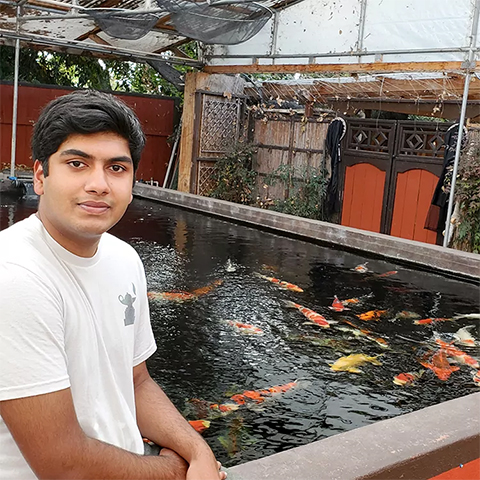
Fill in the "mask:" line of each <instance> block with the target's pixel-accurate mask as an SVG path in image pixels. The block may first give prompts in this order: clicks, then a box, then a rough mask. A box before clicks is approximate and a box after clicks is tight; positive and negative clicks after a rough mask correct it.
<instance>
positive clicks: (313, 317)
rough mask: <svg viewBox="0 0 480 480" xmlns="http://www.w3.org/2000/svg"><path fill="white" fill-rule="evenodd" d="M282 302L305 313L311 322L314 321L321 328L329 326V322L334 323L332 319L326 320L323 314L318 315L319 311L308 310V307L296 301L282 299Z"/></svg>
mask: <svg viewBox="0 0 480 480" xmlns="http://www.w3.org/2000/svg"><path fill="white" fill-rule="evenodd" d="M284 304H285V306H286V307H288V308H296V309H297V310H298V311H299V312H301V313H303V315H305V317H307V318H308V319H309V320H310V321H311V322H313V323H316V324H317V325H319V326H320V327H322V328H330V324H331V323H334V322H332V321H330V322H328V321H327V319H326V318H325V317H324V316H323V315H320V314H319V313H317V312H314V311H313V310H310V309H309V308H307V307H304V306H303V305H300V304H298V303H295V302H290V301H288V300H284ZM335 323H336V322H335Z"/></svg>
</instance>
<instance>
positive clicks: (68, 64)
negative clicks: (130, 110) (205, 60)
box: [0, 42, 197, 97]
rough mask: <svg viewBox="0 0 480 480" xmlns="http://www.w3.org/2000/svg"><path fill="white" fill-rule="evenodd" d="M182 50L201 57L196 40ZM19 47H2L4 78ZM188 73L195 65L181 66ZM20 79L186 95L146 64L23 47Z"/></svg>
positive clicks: (9, 76) (9, 77) (7, 77)
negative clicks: (16, 48) (15, 48)
mask: <svg viewBox="0 0 480 480" xmlns="http://www.w3.org/2000/svg"><path fill="white" fill-rule="evenodd" d="M181 48H182V51H183V52H184V53H185V54H187V55H188V56H190V57H191V58H197V44H196V42H189V43H187V44H185V45H182V47H181ZM14 64H15V50H14V48H13V47H9V46H0V80H7V81H13V77H14ZM175 68H176V69H177V70H179V71H180V72H181V73H183V74H185V73H186V72H187V71H190V70H192V67H187V66H182V65H178V66H175ZM19 80H20V81H21V82H28V83H34V84H46V85H59V86H65V87H76V88H93V89H96V90H106V91H112V90H113V91H119V92H132V93H145V94H153V95H165V96H175V97H183V94H182V92H180V91H179V90H178V89H177V88H175V86H174V85H172V84H171V83H169V82H168V81H167V80H165V79H164V78H163V77H162V76H161V75H160V74H159V73H158V72H157V71H156V70H155V69H154V68H152V67H151V66H150V65H148V64H145V63H135V62H129V61H124V60H118V59H115V60H101V59H98V58H96V57H93V56H89V55H69V54H66V53H57V52H44V51H37V50H31V49H28V48H22V49H21V50H20V69H19Z"/></svg>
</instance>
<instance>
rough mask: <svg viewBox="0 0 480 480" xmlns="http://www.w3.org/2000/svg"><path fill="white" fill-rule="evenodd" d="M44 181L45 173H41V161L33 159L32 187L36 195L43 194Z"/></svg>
mask: <svg viewBox="0 0 480 480" xmlns="http://www.w3.org/2000/svg"><path fill="white" fill-rule="evenodd" d="M44 181H45V175H44V174H43V166H42V164H41V162H39V161H38V160H35V163H34V164H33V189H34V190H35V193H36V194H37V195H43V194H44V188H43V183H44Z"/></svg>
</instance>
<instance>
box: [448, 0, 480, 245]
mask: <svg viewBox="0 0 480 480" xmlns="http://www.w3.org/2000/svg"><path fill="white" fill-rule="evenodd" d="M479 13H480V0H475V6H474V10H473V21H472V34H471V36H470V51H469V53H468V59H467V68H466V74H465V86H464V89H463V99H462V109H461V112H460V121H459V122H458V136H457V146H456V149H455V160H454V163H453V172H452V183H451V186H450V196H449V198H448V209H447V220H446V221H445V234H444V237H443V246H444V247H448V241H449V237H450V228H451V223H450V221H451V218H452V211H453V203H454V199H455V184H456V182H457V173H458V163H459V161H460V150H461V148H462V137H463V126H464V125H465V114H466V111H467V102H468V90H469V88H470V78H471V75H472V74H471V69H472V66H473V63H474V60H475V46H476V44H477V30H478V17H479Z"/></svg>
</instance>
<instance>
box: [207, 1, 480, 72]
mask: <svg viewBox="0 0 480 480" xmlns="http://www.w3.org/2000/svg"><path fill="white" fill-rule="evenodd" d="M362 5H363V6H364V25H363V31H362ZM474 7H475V0H455V1H452V0H304V1H302V2H300V3H298V4H295V5H293V6H291V7H288V8H286V9H285V10H282V11H280V12H278V13H277V15H276V18H274V19H272V20H271V21H270V22H269V23H267V25H266V26H265V27H264V28H263V29H262V31H261V32H260V33H259V34H257V35H256V36H255V37H253V38H252V39H251V40H249V41H248V42H245V43H243V44H240V45H232V46H220V45H216V46H209V47H205V50H204V54H205V59H206V60H207V63H208V64H209V65H249V64H251V63H254V62H255V63H258V64H265V65H273V64H275V65H283V64H285V65H288V64H299V65H301V64H308V63H321V64H337V63H344V64H347V63H348V64H351V63H369V62H388V63H390V62H438V61H441V62H445V61H460V62H461V61H463V60H465V58H466V50H467V49H468V47H469V44H470V41H469V40H470V36H471V33H472V32H471V29H472V18H473V12H474ZM217 56H218V57H217ZM220 56H221V57H220Z"/></svg>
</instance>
